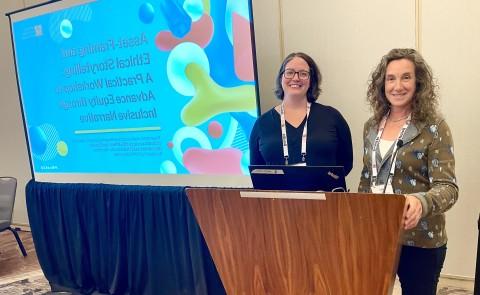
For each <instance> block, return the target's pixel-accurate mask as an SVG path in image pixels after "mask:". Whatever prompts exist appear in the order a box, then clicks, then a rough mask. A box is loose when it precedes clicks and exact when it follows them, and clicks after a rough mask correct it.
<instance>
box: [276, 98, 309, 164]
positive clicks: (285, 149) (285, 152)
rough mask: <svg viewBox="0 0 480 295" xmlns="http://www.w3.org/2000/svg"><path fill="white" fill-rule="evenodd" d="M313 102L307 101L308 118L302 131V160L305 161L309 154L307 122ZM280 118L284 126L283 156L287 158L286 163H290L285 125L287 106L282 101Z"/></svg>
mask: <svg viewBox="0 0 480 295" xmlns="http://www.w3.org/2000/svg"><path fill="white" fill-rule="evenodd" d="M311 105H312V104H311V103H310V102H307V118H306V119H305V125H304V126H303V133H302V147H301V153H302V162H305V157H306V156H307V129H308V127H307V123H308V115H310V106H311ZM280 120H281V126H282V144H283V157H284V158H285V165H288V140H287V128H286V125H285V107H284V104H283V102H282V105H281V107H280Z"/></svg>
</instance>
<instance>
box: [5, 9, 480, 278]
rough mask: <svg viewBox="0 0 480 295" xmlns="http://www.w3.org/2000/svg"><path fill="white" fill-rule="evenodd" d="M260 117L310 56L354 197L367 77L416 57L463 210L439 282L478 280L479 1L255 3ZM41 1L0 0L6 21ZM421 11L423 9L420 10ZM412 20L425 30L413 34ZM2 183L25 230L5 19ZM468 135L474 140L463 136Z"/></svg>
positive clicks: (456, 215) (453, 223)
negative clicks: (342, 142)
mask: <svg viewBox="0 0 480 295" xmlns="http://www.w3.org/2000/svg"><path fill="white" fill-rule="evenodd" d="M252 1H253V8H254V21H255V24H254V25H255V36H256V46H257V59H258V60H257V65H258V73H259V82H260V98H261V105H262V110H263V111H266V110H268V109H269V108H270V107H272V106H273V105H274V104H275V103H277V101H276V100H275V99H274V96H273V92H272V89H273V86H274V78H275V75H276V71H277V70H278V66H279V65H280V62H281V60H282V58H283V57H284V56H285V54H286V53H289V52H291V51H297V50H298V51H300V50H301V51H305V52H307V53H309V54H311V55H312V56H313V57H314V58H315V60H316V61H317V62H318V64H319V66H320V69H321V71H322V73H323V75H324V77H325V79H324V83H323V89H324V93H323V94H322V95H321V96H320V99H319V101H320V102H322V103H325V104H328V105H332V106H334V107H336V108H338V109H339V110H340V111H341V112H342V114H343V115H344V117H345V118H346V119H347V121H348V122H349V124H350V128H351V131H352V135H353V143H354V149H355V154H354V156H355V159H354V161H355V163H354V169H353V171H352V172H351V173H350V175H349V176H348V179H347V181H348V185H349V187H350V188H351V189H352V191H356V187H357V184H358V178H359V174H360V169H361V149H362V138H361V130H362V126H363V122H364V121H365V120H366V119H367V118H368V116H369V111H368V108H367V105H366V103H365V90H366V86H367V80H368V75H369V73H370V71H371V70H372V69H373V67H374V66H375V65H376V64H377V62H378V61H379V59H380V57H381V56H382V55H383V54H385V53H386V52H387V51H388V50H389V49H391V48H393V47H415V46H417V44H416V38H418V40H419V44H418V46H419V48H420V50H421V52H422V53H423V54H424V56H425V58H426V59H427V61H428V62H429V63H430V65H431V66H432V68H433V70H434V73H435V74H436V76H437V77H438V79H439V82H440V86H441V88H440V92H441V97H442V100H441V104H442V110H443V111H444V114H445V116H446V117H447V120H448V123H449V124H450V126H451V128H452V132H453V134H454V137H455V144H456V157H457V176H458V179H459V184H460V201H459V202H458V204H457V205H456V206H455V207H454V208H453V209H452V210H451V211H450V212H448V214H447V215H448V232H449V235H450V241H449V244H448V248H449V250H448V254H447V261H446V264H445V268H444V271H443V274H449V275H456V276H464V277H473V276H474V267H475V265H474V261H475V253H476V252H475V247H476V244H477V242H476V238H477V227H476V219H477V217H478V213H479V209H480V201H479V199H478V198H477V197H476V194H475V192H476V188H477V187H478V180H477V178H476V173H475V170H474V169H475V167H476V166H477V165H478V164H479V160H478V159H476V158H475V155H474V152H478V151H479V150H480V140H479V139H478V137H477V136H476V135H477V133H478V132H477V131H476V130H478V128H479V127H480V126H479V123H478V121H474V120H473V119H474V118H475V115H476V113H475V112H476V110H478V109H479V102H478V101H479V99H478V98H477V96H478V95H476V92H477V91H476V87H475V86H476V85H477V84H478V83H479V81H480V73H479V71H478V70H477V69H478V68H479V63H480V62H479V60H478V59H476V58H474V57H475V53H476V52H480V40H479V37H478V36H480V22H479V21H478V20H477V17H475V16H478V15H480V3H478V2H477V1H475V0H463V1H449V0H417V1H415V0H407V1H394V0H368V1H355V0H336V1H318V0H298V1H293V0H252ZM38 2H40V1H36V0H24V1H20V0H2V1H0V13H1V14H2V15H3V14H4V13H5V12H7V11H12V10H15V9H18V8H21V7H24V6H25V5H31V4H34V3H38ZM417 4H418V8H420V9H419V10H417ZM416 13H418V16H419V18H418V19H419V20H420V22H419V26H416V15H417V14H416ZM0 46H1V47H0V73H1V75H2V76H1V78H2V79H0V84H1V86H0V87H1V89H2V91H1V94H0V98H1V100H2V107H1V108H0V136H1V138H3V140H2V152H1V153H0V163H2V164H1V165H0V174H1V175H12V176H16V177H17V178H18V179H19V181H20V183H19V189H18V192H17V194H18V197H17V202H16V206H15V215H14V221H15V222H16V223H20V224H26V223H28V218H27V212H26V206H25V193H24V186H25V183H26V181H28V180H29V179H30V168H29V165H28V157H27V150H26V145H25V139H24V135H23V126H22V122H21V115H20V106H19V102H18V93H17V88H16V80H15V75H14V68H13V60H12V53H11V43H10V33H9V26H8V19H7V18H6V17H1V18H0ZM467 130H468V131H470V133H468V134H467V133H466V132H467Z"/></svg>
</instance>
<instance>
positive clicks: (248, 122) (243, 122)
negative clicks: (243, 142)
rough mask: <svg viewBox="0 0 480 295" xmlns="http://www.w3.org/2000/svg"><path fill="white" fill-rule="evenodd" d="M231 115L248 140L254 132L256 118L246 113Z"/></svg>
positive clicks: (233, 113)
mask: <svg viewBox="0 0 480 295" xmlns="http://www.w3.org/2000/svg"><path fill="white" fill-rule="evenodd" d="M230 115H231V116H232V117H233V118H235V120H237V121H238V123H239V124H240V128H242V131H243V133H244V134H245V136H246V137H247V138H248V137H249V136H250V133H251V132H252V128H253V124H254V123H255V120H256V118H255V117H252V116H251V115H250V114H248V113H246V112H232V113H230Z"/></svg>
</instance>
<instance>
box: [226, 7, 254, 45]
mask: <svg viewBox="0 0 480 295" xmlns="http://www.w3.org/2000/svg"><path fill="white" fill-rule="evenodd" d="M248 3H249V2H248V1H238V0H227V8H226V11H225V31H226V32H227V35H228V39H229V40H230V42H231V43H232V44H233V21H232V19H233V13H236V14H238V15H240V16H241V17H243V18H245V19H246V20H248V21H250V10H249V8H248Z"/></svg>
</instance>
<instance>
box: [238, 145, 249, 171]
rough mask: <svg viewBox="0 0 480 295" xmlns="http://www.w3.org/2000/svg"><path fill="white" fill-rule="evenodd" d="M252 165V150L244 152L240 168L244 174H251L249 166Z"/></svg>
mask: <svg viewBox="0 0 480 295" xmlns="http://www.w3.org/2000/svg"><path fill="white" fill-rule="evenodd" d="M249 165H250V150H246V151H244V152H243V155H242V159H241V160H240V167H241V169H242V172H243V174H245V175H248V174H249V173H250V171H249V169H248V166H249Z"/></svg>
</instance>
